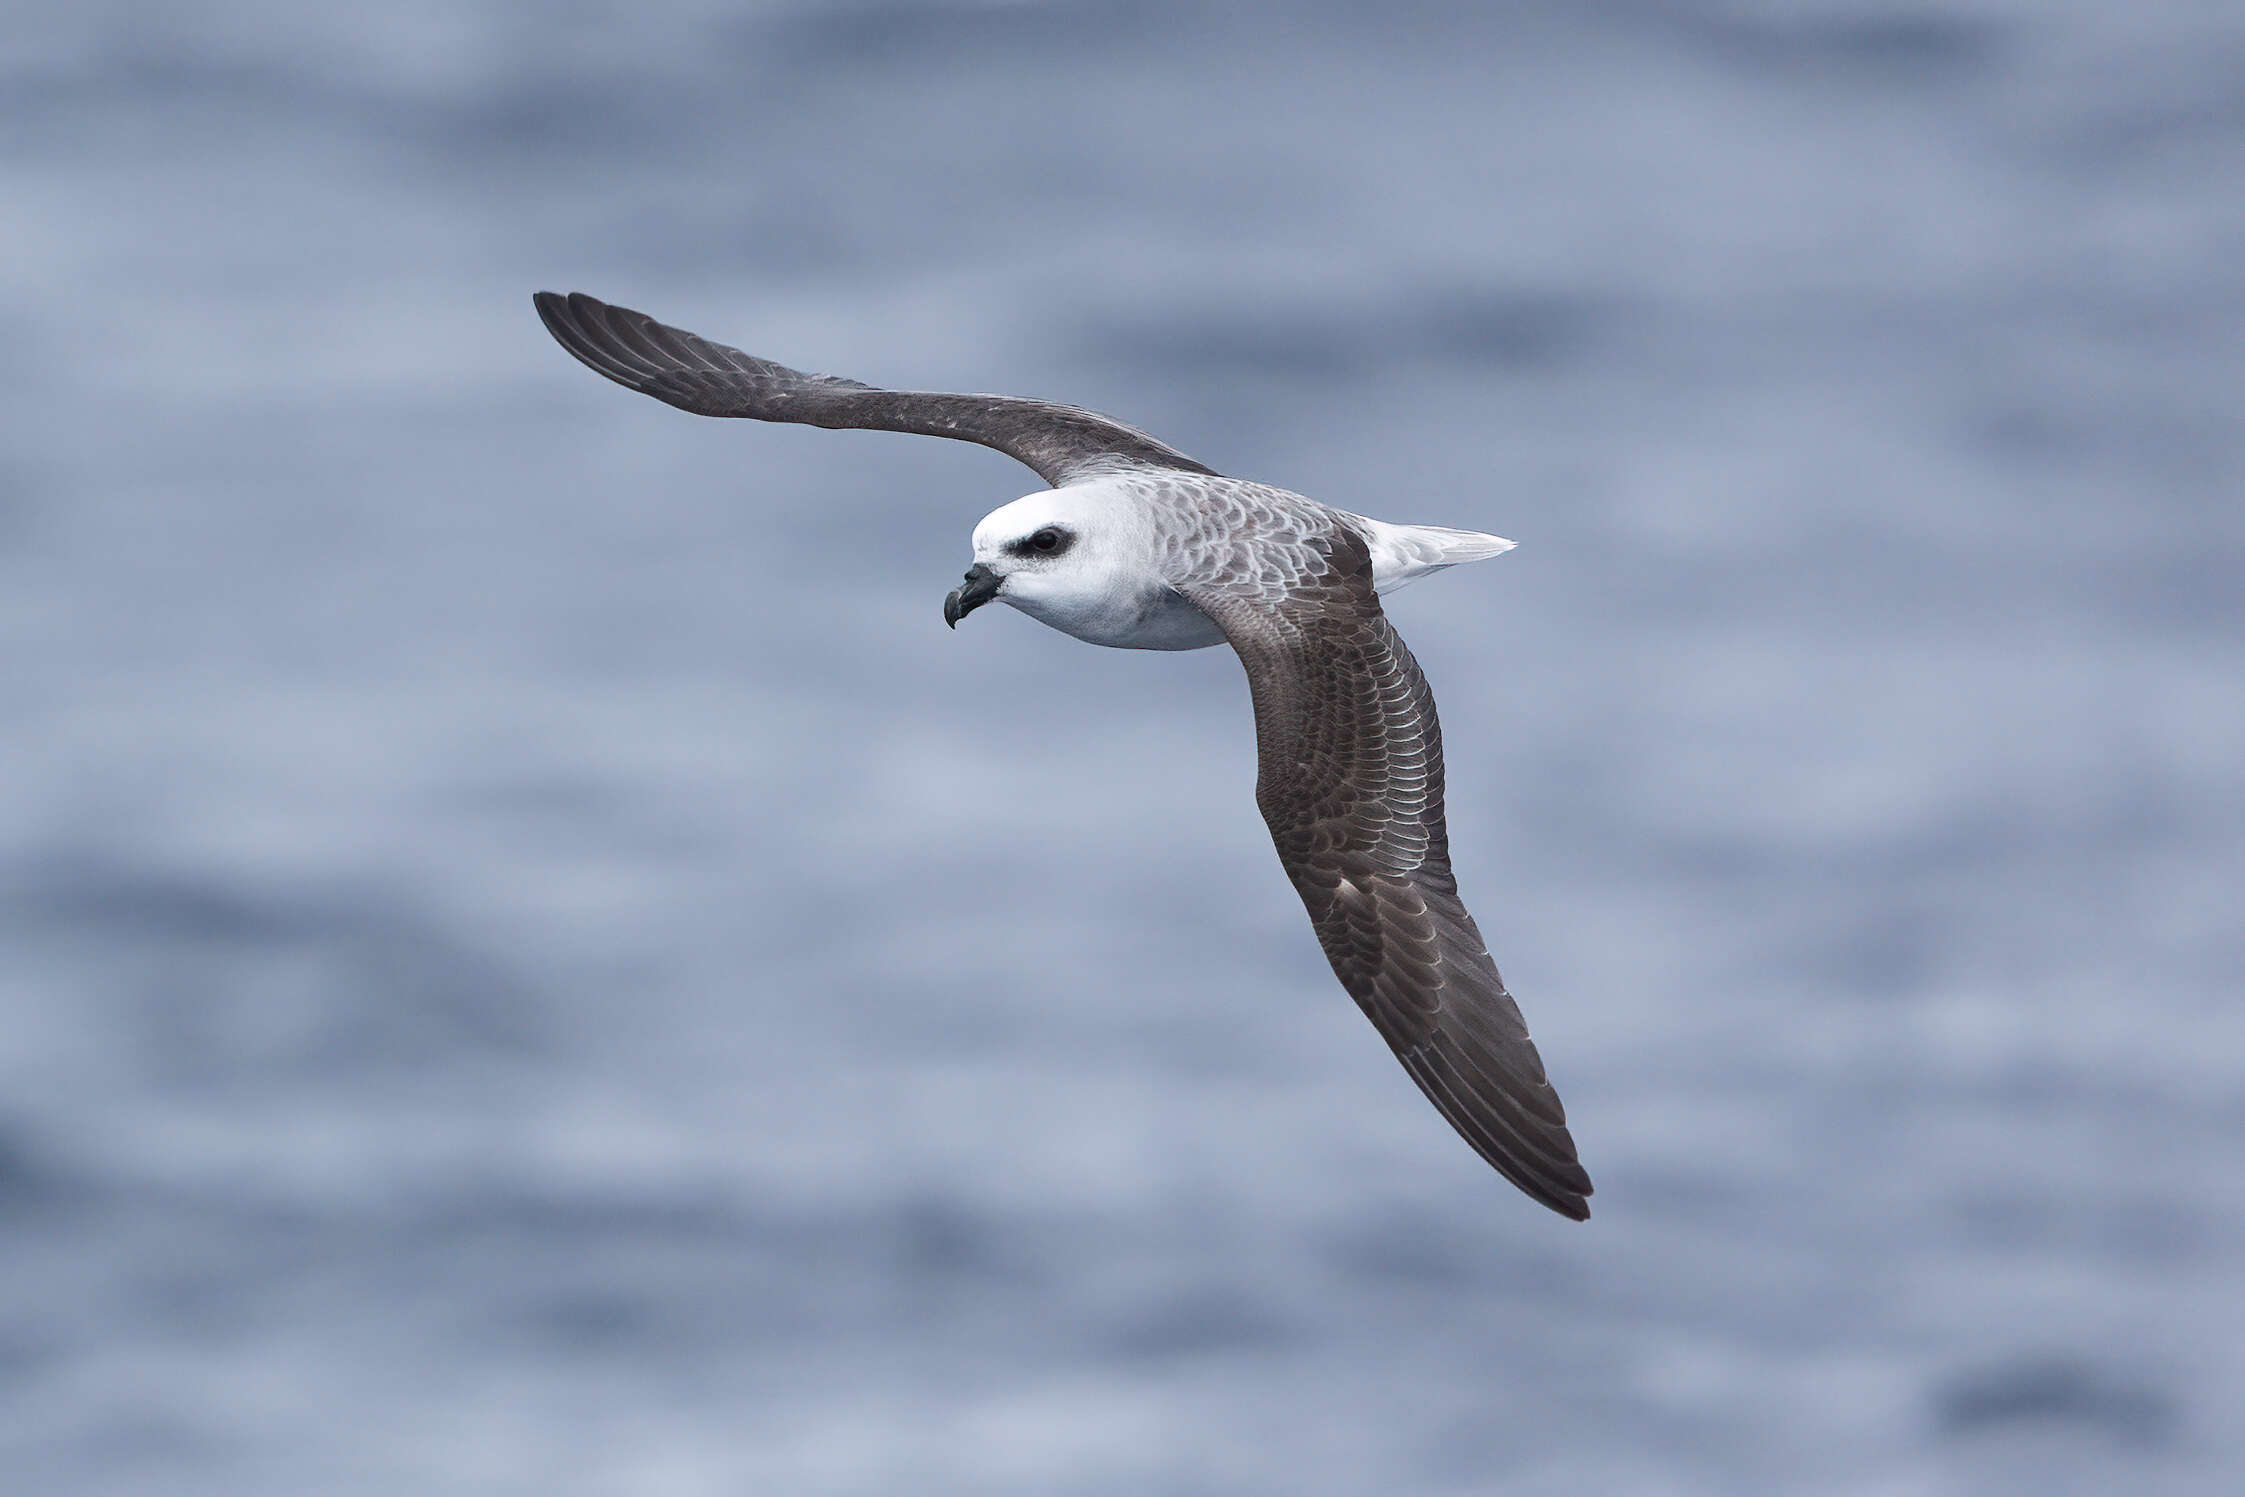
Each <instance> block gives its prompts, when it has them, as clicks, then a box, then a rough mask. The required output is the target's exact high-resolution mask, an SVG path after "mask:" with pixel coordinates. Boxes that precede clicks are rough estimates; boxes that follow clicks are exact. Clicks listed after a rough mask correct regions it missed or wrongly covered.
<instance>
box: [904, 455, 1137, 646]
mask: <svg viewBox="0 0 2245 1497" xmlns="http://www.w3.org/2000/svg"><path fill="white" fill-rule="evenodd" d="M1166 591H1167V586H1166V584H1165V583H1163V581H1162V579H1161V578H1160V576H1159V575H1157V573H1156V571H1155V565H1154V547H1153V536H1152V533H1151V528H1150V526H1149V525H1148V523H1147V521H1146V518H1145V516H1144V515H1143V513H1142V512H1140V511H1139V510H1138V509H1137V507H1136V506H1134V505H1131V504H1130V503H1128V502H1127V500H1126V499H1125V498H1124V496H1122V495H1119V494H1116V493H1112V492H1110V491H1108V490H1107V489H1105V488H1103V487H1102V486H1100V485H1098V484H1079V485H1072V486H1070V487H1067V488H1059V489H1045V490H1042V491H1041V492H1038V493H1035V494H1031V495H1029V496H1027V497H1026V498H1022V499H1016V500H1014V501H1013V503H1011V504H1008V505H1004V506H1001V507H1000V508H998V509H994V510H992V511H991V512H990V513H989V514H988V515H985V516H984V517H983V520H982V523H981V524H979V525H977V526H975V527H974V568H973V570H971V571H969V572H968V573H967V578H966V582H965V584H964V585H962V586H960V587H958V588H956V589H954V590H953V591H952V593H951V596H950V597H948V598H946V599H945V600H944V603H943V616H944V619H945V621H946V622H948V623H950V624H952V625H953V626H956V625H957V624H958V622H959V620H960V619H962V618H964V617H966V616H967V615H968V614H969V613H972V612H973V611H974V610H975V609H977V608H979V607H981V606H982V605H983V604H985V603H987V602H989V601H990V600H991V599H993V598H995V599H997V600H998V601H1000V602H1003V603H1010V604H1012V605H1013V606H1014V607H1016V608H1018V609H1020V610H1021V611H1022V612H1023V613H1026V614H1028V615H1029V616H1030V617H1031V618H1033V619H1036V620H1037V621H1038V622H1040V623H1044V624H1050V625H1051V626H1052V627H1053V628H1055V629H1058V630H1060V631H1061V632H1063V633H1066V634H1073V635H1075V636H1076V637H1077V638H1079V639H1087V640H1091V641H1092V642H1093V643H1095V644H1108V643H1113V642H1116V640H1117V638H1118V637H1120V636H1125V635H1128V634H1129V633H1130V632H1132V630H1133V629H1134V628H1135V627H1136V625H1137V624H1138V623H1139V622H1140V621H1142V620H1143V619H1144V617H1145V614H1146V611H1147V607H1148V601H1149V599H1150V598H1151V597H1153V596H1154V595H1156V594H1159V593H1164V592H1166Z"/></svg>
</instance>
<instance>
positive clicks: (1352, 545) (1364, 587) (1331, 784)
mask: <svg viewBox="0 0 2245 1497" xmlns="http://www.w3.org/2000/svg"><path fill="white" fill-rule="evenodd" d="M1327 550H1328V553H1329V565H1328V567H1327V568H1326V570H1325V571H1324V572H1323V574H1322V575H1320V576H1318V577H1315V578H1313V579H1309V580H1308V581H1306V582H1297V583H1295V584H1294V585H1292V586H1290V587H1288V588H1286V589H1284V590H1282V591H1274V590H1272V589H1270V588H1268V587H1258V586H1255V585H1253V584H1252V583H1251V582H1248V583H1241V584H1234V585H1227V584H1225V583H1223V582H1209V583H1204V584H1202V585H1198V586H1188V587H1187V588H1185V589H1184V591H1185V595H1186V596H1187V597H1189V598H1191V599H1192V601H1193V602H1194V603H1195V604H1197V605H1198V606H1199V607H1200V608H1201V609H1202V610H1203V611H1205V612H1206V613H1208V615H1209V616H1210V617H1211V618H1212V619H1214V620H1215V621H1216V623H1217V625H1218V627H1220V628H1221V629H1222V630H1223V631H1224V633H1225V636H1226V637H1227V638H1228V639H1229V640H1230V641H1231V644H1232V647H1233V649H1235V650H1236V651H1237V652H1238V653H1239V656H1240V659H1241V661H1242V663H1243V664H1244V665H1245V666H1246V668H1247V678H1248V685H1249V689H1250V691H1251V693H1252V695H1253V697H1254V704H1255V733H1256V749H1257V760H1258V772H1257V776H1256V786H1255V798H1256V803H1257V804H1258V805H1259V806H1260V807H1261V809H1262V812H1263V819H1264V821H1265V822H1266V823H1268V824H1269V826H1270V831H1271V840H1272V842H1273V843H1274V844H1275V845H1276V846H1277V849H1278V856H1279V861H1280V863H1281V864H1283V865H1284V867H1285V869H1286V872H1287V875H1288V877H1289V878H1291V879H1292V880H1293V882H1294V887H1295V890H1296V892H1298V893H1299V894H1300V895H1301V897H1302V903H1303V905H1304V906H1306V907H1307V909H1308V910H1309V916H1310V923H1311V924H1312V926H1314V927H1315V929H1316V931H1317V938H1318V943H1319V945H1320V946H1322V947H1323V948H1324V951H1325V955H1326V958H1327V960H1328V961H1330V962H1331V963H1332V965H1333V971H1334V974H1335V975H1336V976H1337V977H1339V978H1340V980H1341V985H1342V986H1343V987H1345V988H1346V989H1348V991H1349V995H1350V996H1351V997H1353V998H1354V999H1356V1001H1357V1003H1358V1005H1359V1006H1360V1007H1362V1008H1363V1010H1364V1013H1365V1016H1366V1017H1367V1018H1369V1019H1370V1020H1371V1021H1372V1024H1373V1027H1374V1028H1376V1029H1377V1030H1379V1032H1380V1036H1381V1038H1383V1039H1385V1040H1386V1041H1387V1042H1388V1045H1389V1046H1390V1048H1392V1049H1393V1050H1394V1051H1395V1054H1396V1058H1397V1059H1399V1060H1400V1061H1402V1062H1403V1068H1404V1070H1405V1071H1406V1072H1408V1073H1409V1075H1410V1077H1411V1079H1412V1080H1413V1081H1414V1082H1416V1083H1417V1084H1418V1087H1419V1089H1420V1091H1422V1092H1424V1093H1425V1094H1426V1096H1427V1099H1428V1100H1429V1101H1431V1102H1433V1103H1434V1105H1435V1107H1436V1108H1437V1109H1438V1110H1439V1111H1440V1112H1441V1113H1442V1115H1443V1116H1444V1117H1445V1118H1447V1119H1448V1120H1449V1121H1450V1124H1451V1126H1452V1127H1454V1128H1455V1129H1457V1131H1458V1133H1459V1134H1460V1135H1461V1136H1462V1137H1463V1138H1464V1139H1465V1140H1466V1142H1467V1143H1469V1144H1471V1145H1472V1146H1473V1147H1474V1149H1475V1150H1476V1151H1477V1152H1478V1153H1479V1154H1480V1155H1481V1157H1482V1158H1483V1159H1485V1160H1487V1161H1488V1162H1489V1163H1490V1164H1491V1165H1493V1166H1494V1167H1495V1168H1496V1170H1497V1172H1498V1173H1499V1174H1501V1175H1503V1176H1504V1177H1505V1178H1506V1179H1508V1180H1510V1181H1511V1182H1512V1183H1513V1184H1515V1185H1517V1186H1518V1187H1520V1189H1521V1190H1523V1191H1525V1192H1527V1193H1528V1194H1529V1195H1530V1196H1533V1197H1534V1198H1535V1199H1536V1200H1538V1201H1541V1202H1542V1203H1543V1204H1544V1205H1546V1206H1549V1207H1550V1208H1551V1209H1552V1210H1554V1211H1557V1212H1559V1213H1561V1214H1562V1215H1565V1216H1569V1217H1573V1218H1575V1219H1576V1220H1578V1221H1579V1220H1582V1219H1584V1218H1586V1217H1588V1216H1589V1215H1590V1204H1589V1200H1588V1197H1589V1195H1590V1193H1591V1183H1590V1176H1589V1175H1588V1174H1587V1173H1586V1172H1585V1171H1584V1170H1583V1168H1582V1165H1581V1163H1580V1161H1579V1160H1578V1159H1577V1157H1576V1154H1575V1145H1574V1139H1573V1137H1572V1136H1571V1135H1570V1134H1569V1133H1568V1131H1567V1114H1566V1111H1565V1109H1564V1108H1562V1107H1561V1106H1560V1103H1559V1096H1558V1093H1557V1092H1555V1091H1554V1090H1553V1089H1552V1087H1551V1083H1550V1081H1549V1079H1548V1078H1547V1077H1546V1076H1545V1074H1544V1068H1543V1061H1542V1058H1541V1057H1540V1056H1538V1055H1537V1053H1536V1047H1535V1044H1534V1042H1533V1041H1532V1040H1530V1039H1529V1037H1528V1027H1527V1024H1526V1023H1525V1021H1523V1020H1522V1018H1521V1016H1520V1007H1519V1005H1518V1004H1517V1003H1515V1002H1514V1001H1513V998H1512V995H1511V994H1510V993H1509V992H1507V991H1506V990H1505V985H1504V979H1503V978H1502V977H1501V976H1500V975H1499V974H1498V972H1497V966H1496V963H1495V961H1494V960H1493V959H1492V958H1491V957H1490V955H1489V948H1488V944H1487V943H1486V942H1485V941H1483V940H1482V938H1481V932H1480V929H1479V928H1478V927H1477V926H1476V925H1475V924H1474V921H1473V917H1472V916H1471V915H1470V914H1468V913H1467V912H1466V908H1465V905H1464V903H1463V902H1462V901H1461V900H1460V899H1459V898H1458V886H1457V880H1456V878H1455V877H1454V876H1453V874H1452V872H1451V868H1450V848H1449V837H1448V833H1447V830H1446V827H1445V825H1444V820H1443V806H1442V790H1443V786H1442V729H1441V724H1440V722H1439V720H1438V719H1437V717H1436V715H1435V709H1434V694H1433V692H1432V691H1431V690H1429V689H1428V686H1427V682H1426V677H1425V676H1424V675H1423V674H1422V673H1421V672H1420V670H1419V666H1418V662H1417V661H1416V660H1414V659H1413V658H1412V656H1411V652H1410V650H1409V649H1408V648H1407V647H1406V646H1405V645H1404V643H1403V640H1402V638H1401V637H1400V636H1398V635H1397V634H1396V632H1395V630H1394V628H1393V626H1391V625H1390V624H1389V623H1388V620H1387V617H1386V615H1385V614H1383V613H1382V612H1381V609H1380V603H1379V598H1378V596H1377V595H1376V594H1375V593H1374V592H1373V589H1372V568H1371V558H1370V555H1369V552H1368V551H1367V550H1366V547H1365V544H1364V541H1363V538H1362V537H1360V536H1358V535H1356V534H1355V533H1354V532H1353V531H1351V530H1349V529H1347V528H1346V527H1345V526H1337V527H1336V530H1335V533H1334V534H1333V536H1332V537H1331V538H1330V540H1329V541H1328V542H1327Z"/></svg>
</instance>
